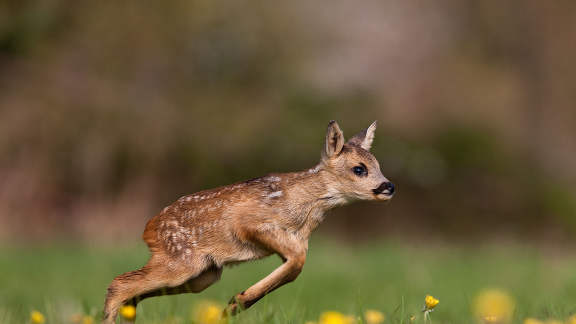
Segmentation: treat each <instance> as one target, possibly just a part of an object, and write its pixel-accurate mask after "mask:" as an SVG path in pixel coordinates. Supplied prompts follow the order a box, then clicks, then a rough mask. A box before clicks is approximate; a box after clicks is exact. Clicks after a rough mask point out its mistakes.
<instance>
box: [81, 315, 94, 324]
mask: <svg viewBox="0 0 576 324" xmlns="http://www.w3.org/2000/svg"><path fill="white" fill-rule="evenodd" d="M82 324H94V318H93V317H92V316H90V315H84V316H82Z"/></svg>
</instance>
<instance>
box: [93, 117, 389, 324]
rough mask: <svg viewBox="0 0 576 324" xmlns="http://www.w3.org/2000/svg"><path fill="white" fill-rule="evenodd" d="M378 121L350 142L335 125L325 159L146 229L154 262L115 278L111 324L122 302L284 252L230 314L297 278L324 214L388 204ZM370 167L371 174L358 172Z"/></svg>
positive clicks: (210, 197)
mask: <svg viewBox="0 0 576 324" xmlns="http://www.w3.org/2000/svg"><path fill="white" fill-rule="evenodd" d="M374 130H375V124H373V125H371V126H370V127H369V128H368V129H367V130H365V131H363V132H361V133H359V134H358V135H356V136H354V137H353V138H352V139H350V141H349V142H348V143H346V144H345V143H344V137H343V134H342V131H341V130H340V128H339V127H338V124H336V123H335V122H331V123H330V124H329V126H328V132H327V135H326V143H325V148H324V151H323V154H322V160H321V162H320V163H319V164H318V165H317V166H316V167H314V168H312V169H309V170H305V171H301V172H293V173H285V174H270V175H267V176H265V177H262V178H256V179H252V180H248V181H245V182H240V183H236V184H232V185H229V186H224V187H220V188H216V189H212V190H205V191H201V192H198V193H195V194H193V195H188V196H184V197H182V198H180V199H178V200H177V201H176V202H174V203H173V204H172V205H170V206H168V207H166V208H164V210H163V211H162V212H160V213H159V214H158V215H156V216H155V217H153V218H152V219H150V220H149V221H148V223H147V224H146V228H145V231H144V234H143V239H144V241H145V242H146V243H147V244H148V247H149V248H150V252H151V258H150V260H149V261H148V263H147V264H146V265H145V266H144V267H143V268H141V269H139V270H136V271H131V272H127V273H125V274H122V275H120V276H118V277H116V278H115V279H114V280H113V281H112V283H111V284H110V287H109V288H108V293H107V296H106V303H105V310H104V314H105V315H104V323H108V324H109V323H114V322H115V318H116V316H117V313H118V309H119V307H120V306H122V305H123V304H131V305H134V306H136V305H137V304H138V302H139V301H140V300H142V299H144V298H148V297H153V296H159V295H172V294H180V293H186V292H195V293H197V292H200V291H202V290H204V289H205V288H207V287H208V286H210V285H211V284H213V283H214V282H216V281H217V280H218V279H219V278H220V275H221V273H222V268H223V267H224V266H226V265H230V264H234V263H239V262H244V261H250V260H255V259H260V258H263V257H266V256H269V255H271V254H278V255H279V256H280V257H281V258H282V260H283V261H284V262H283V264H282V265H281V266H280V267H278V268H277V269H276V270H274V271H273V272H272V273H271V274H269V275H268V276H267V277H265V278H264V279H262V280H260V281H259V282H257V283H256V284H254V285H253V286H251V287H250V288H248V289H247V290H245V291H244V292H242V293H239V294H237V295H235V296H234V297H233V298H232V300H231V301H230V304H229V305H228V308H227V310H226V312H227V314H235V313H237V312H238V311H239V310H240V309H245V308H248V307H250V306H251V305H253V304H254V303H255V302H256V301H258V300H259V299H260V298H262V297H263V296H264V295H266V294H268V293H270V292H271V291H273V290H274V289H276V288H278V287H280V286H282V285H284V284H286V283H288V282H291V281H293V280H295V279H296V277H297V276H298V274H299V273H300V272H301V270H302V267H303V266H304V262H305V260H306V253H307V250H308V238H309V237H310V234H311V233H312V231H313V230H314V229H315V228H316V227H317V226H318V225H319V224H320V222H321V221H322V219H323V215H324V212H325V211H327V210H329V209H331V208H333V207H336V206H338V205H342V204H345V203H348V202H351V201H354V200H388V199H390V198H391V197H392V192H384V193H375V192H374V191H373V189H375V188H378V186H380V185H381V184H382V183H386V182H387V181H388V180H387V179H386V178H385V177H384V176H383V175H382V173H381V172H380V167H379V165H378V161H377V160H376V159H375V158H374V156H373V155H372V154H371V153H370V152H369V151H368V149H369V148H370V146H371V144H372V139H373V137H374V133H373V132H374ZM361 164H363V165H365V166H367V169H368V173H367V174H366V175H361V176H359V175H356V174H355V173H354V172H353V171H352V170H353V168H354V167H355V166H358V165H361Z"/></svg>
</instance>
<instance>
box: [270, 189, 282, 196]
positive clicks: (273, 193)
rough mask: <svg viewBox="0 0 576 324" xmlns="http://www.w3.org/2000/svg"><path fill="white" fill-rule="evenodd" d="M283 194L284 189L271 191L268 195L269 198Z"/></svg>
mask: <svg viewBox="0 0 576 324" xmlns="http://www.w3.org/2000/svg"><path fill="white" fill-rule="evenodd" d="M280 196H282V190H278V191H274V192H272V193H270V194H269V195H268V196H267V197H268V198H276V197H280Z"/></svg>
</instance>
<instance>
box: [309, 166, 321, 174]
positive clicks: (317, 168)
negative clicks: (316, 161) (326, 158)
mask: <svg viewBox="0 0 576 324" xmlns="http://www.w3.org/2000/svg"><path fill="white" fill-rule="evenodd" d="M318 171H320V165H317V166H316V167H314V168H312V169H309V170H308V173H310V174H313V173H318Z"/></svg>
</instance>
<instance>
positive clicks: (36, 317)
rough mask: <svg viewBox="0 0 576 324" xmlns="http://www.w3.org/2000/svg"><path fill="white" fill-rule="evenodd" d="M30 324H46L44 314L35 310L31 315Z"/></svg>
mask: <svg viewBox="0 0 576 324" xmlns="http://www.w3.org/2000/svg"><path fill="white" fill-rule="evenodd" d="M30 322H32V323H34V324H44V322H46V319H45V318H44V314H42V313H40V312H39V311H36V310H35V311H32V312H31V313H30Z"/></svg>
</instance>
